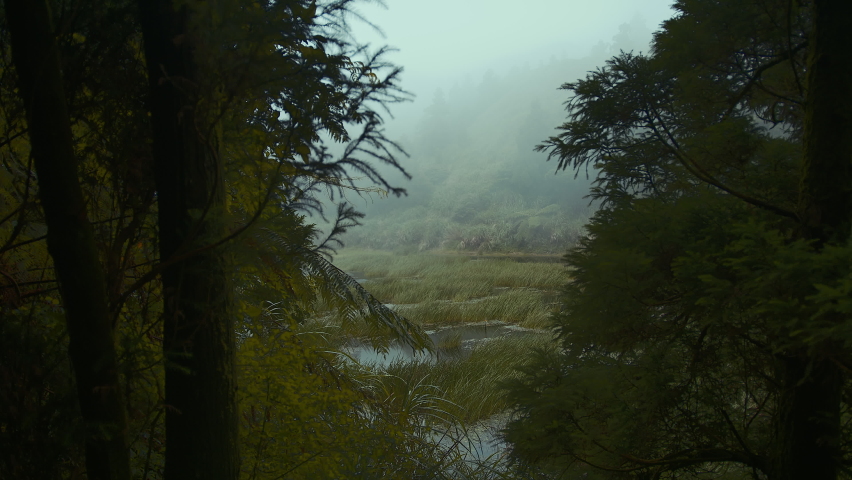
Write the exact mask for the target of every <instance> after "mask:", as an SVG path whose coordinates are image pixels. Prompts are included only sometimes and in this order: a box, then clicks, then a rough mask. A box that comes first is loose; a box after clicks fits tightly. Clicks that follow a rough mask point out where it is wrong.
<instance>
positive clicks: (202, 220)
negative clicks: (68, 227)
mask: <svg viewBox="0 0 852 480" xmlns="http://www.w3.org/2000/svg"><path fill="white" fill-rule="evenodd" d="M139 5H140V9H141V14H142V31H143V38H144V42H145V58H146V62H147V65H148V75H149V82H150V90H151V94H150V108H151V121H152V128H153V153H154V168H155V179H156V185H157V204H158V211H159V213H158V222H159V240H160V258H161V261H163V262H170V261H174V259H176V258H182V260H181V261H177V262H174V263H172V264H170V265H169V266H167V268H165V270H164V271H163V274H162V281H163V295H164V308H163V310H164V312H163V338H164V340H163V350H164V355H165V358H166V385H165V387H166V394H165V402H166V461H165V479H166V480H194V479H198V480H201V479H203V480H217V479H222V480H235V479H236V478H237V477H238V475H239V450H238V422H237V407H236V376H235V342H234V322H233V312H232V303H233V301H232V295H233V292H232V287H231V283H230V278H229V268H228V261H227V259H226V257H225V254H224V252H223V251H222V249H221V248H215V249H204V250H202V251H200V252H195V253H193V252H194V251H196V250H198V249H199V248H200V247H203V246H204V245H210V244H212V243H213V242H215V241H217V240H220V239H221V238H223V237H224V236H225V228H224V226H223V223H222V212H223V211H224V188H223V181H222V165H221V162H220V159H219V154H218V139H217V138H215V133H210V134H208V133H207V132H215V131H216V130H215V129H214V128H210V124H209V123H207V122H209V121H208V120H207V119H206V118H204V117H205V115H204V114H203V113H202V112H199V111H198V110H197V108H196V107H197V102H196V99H198V98H200V97H201V96H203V92H199V91H198V85H199V84H200V83H201V82H199V73H198V71H197V67H196V62H195V61H194V58H193V50H192V39H191V33H190V32H189V31H188V28H187V27H188V24H189V17H190V14H191V11H190V10H189V9H188V8H187V7H186V6H182V7H180V8H177V9H176V8H175V6H174V4H173V2H172V1H170V0H140V2H139Z"/></svg>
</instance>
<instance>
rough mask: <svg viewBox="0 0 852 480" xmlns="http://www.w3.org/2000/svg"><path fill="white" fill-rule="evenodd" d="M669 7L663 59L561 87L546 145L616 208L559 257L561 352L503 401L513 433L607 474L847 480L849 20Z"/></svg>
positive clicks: (788, 11)
mask: <svg viewBox="0 0 852 480" xmlns="http://www.w3.org/2000/svg"><path fill="white" fill-rule="evenodd" d="M675 8H676V9H677V10H678V11H679V15H677V16H676V17H675V18H673V19H672V20H670V21H668V22H666V24H665V25H664V29H663V30H662V31H661V32H659V33H657V34H656V37H655V44H654V51H653V54H652V55H651V56H650V57H642V56H633V55H630V54H622V55H620V56H618V57H616V58H614V59H612V60H611V61H609V62H608V63H607V66H606V67H604V68H602V69H599V70H598V71H596V72H593V73H592V74H590V75H589V76H588V77H587V78H586V79H584V80H580V81H578V82H576V83H573V84H566V85H565V86H564V88H566V89H568V90H571V91H573V92H574V95H575V96H574V97H573V98H572V100H570V102H569V104H568V105H569V112H570V118H569V121H568V122H566V123H565V124H564V125H563V126H562V127H561V129H562V130H563V132H562V134H561V135H560V136H558V137H553V138H551V139H550V140H549V141H548V142H547V143H546V144H545V145H543V146H542V147H541V148H542V149H547V150H550V155H551V158H557V159H558V161H559V165H558V166H559V168H566V167H568V166H573V167H581V166H584V165H594V166H597V167H598V168H600V173H599V176H598V178H597V181H596V185H595V187H594V188H593V190H592V195H593V197H596V198H599V199H601V200H602V201H603V202H604V203H603V207H602V209H601V210H600V211H599V212H598V213H597V214H596V216H595V218H594V219H593V221H592V223H591V224H590V225H589V227H588V228H589V233H590V237H589V238H588V239H586V240H585V241H583V242H582V243H581V244H580V246H579V247H578V248H577V249H575V250H574V251H572V252H571V253H570V254H569V255H568V257H567V258H568V262H569V264H570V265H572V266H573V267H574V268H575V271H574V272H573V277H574V280H573V282H572V283H571V284H570V285H568V286H567V287H566V297H565V298H566V300H565V302H566V303H565V310H564V312H563V313H561V314H560V315H558V316H557V317H556V318H555V321H556V325H557V332H558V333H559V336H560V339H561V343H562V346H563V352H562V353H561V354H558V355H555V356H544V355H542V356H540V359H539V362H537V364H536V365H535V366H533V367H530V368H528V369H525V372H526V376H525V378H524V379H522V380H521V381H519V382H516V383H515V384H513V385H512V386H511V387H510V394H511V396H512V398H513V400H514V402H515V405H516V411H517V413H518V414H519V419H518V420H517V421H515V422H513V423H512V424H510V426H509V427H508V429H507V431H506V435H507V438H508V439H509V440H511V441H512V442H513V443H514V447H513V449H514V450H513V451H514V453H515V455H517V456H518V457H520V458H534V459H541V460H546V461H551V462H554V461H555V460H554V459H555V458H558V457H559V456H564V457H563V458H568V459H571V460H573V461H574V462H575V465H587V466H592V467H596V468H597V469H598V470H597V471H599V472H609V473H606V474H605V475H610V476H618V475H623V476H643V475H647V476H648V477H650V478H660V477H661V476H670V475H679V476H682V475H693V476H696V477H699V476H701V475H704V474H709V473H713V474H717V475H729V476H732V477H734V478H736V477H737V476H749V475H750V476H753V477H754V478H761V477H765V478H772V479H776V478H780V479H784V478H831V479H834V478H836V477H837V475H838V472H839V471H840V470H841V468H842V465H843V464H844V461H845V459H846V458H847V455H848V451H847V448H846V441H845V440H844V439H846V438H848V434H849V432H848V430H847V427H846V424H845V420H844V419H845V417H844V416H843V414H842V412H843V411H845V408H846V405H847V398H848V397H847V395H848V382H847V377H846V375H845V374H844V373H843V372H844V370H845V367H844V366H845V365H848V364H849V361H850V358H849V353H850V352H849V350H848V347H847V345H848V337H847V336H846V333H845V332H846V330H847V329H848V324H849V321H848V310H846V307H845V305H846V302H845V301H843V300H841V299H842V298H843V297H842V296H843V295H844V294H845V292H847V291H848V280H847V276H848V274H849V267H848V265H849V262H848V260H847V259H848V258H849V253H850V252H849V248H848V246H847V241H846V240H847V236H848V230H849V220H848V219H847V218H846V215H848V212H849V209H848V207H847V205H848V202H849V199H848V195H849V192H848V184H849V178H848V176H847V175H848V174H847V173H846V172H848V170H849V162H850V154H852V152H849V151H848V150H847V146H846V144H847V142H848V138H849V136H850V134H852V131H850V130H849V123H848V119H847V114H846V113H841V111H845V110H844V109H845V107H844V105H848V102H849V99H848V97H847V95H848V80H847V79H848V75H849V73H848V69H849V68H850V67H852V61H851V60H852V59H850V58H848V50H849V49H848V47H849V42H850V40H852V38H851V37H849V36H848V34H847V33H846V31H844V30H843V27H842V26H841V25H843V23H844V21H843V20H841V19H848V18H849V17H848V14H849V12H848V11H846V10H844V9H848V8H849V7H848V6H847V5H845V3H844V2H834V1H823V2H815V3H814V4H812V5H796V4H793V3H790V2H784V1H778V2H769V3H766V2H754V3H751V2H749V3H746V4H743V3H742V2H704V1H700V0H689V1H687V0H684V1H680V2H677V3H676V5H675ZM847 30H848V29H847ZM823 42H826V43H823ZM829 45H831V47H829ZM821 62H824V63H821ZM806 64H807V68H805V65H806ZM806 76H807V79H805V77H806ZM835 82H836V83H835ZM835 109H840V110H835ZM841 137H842V139H841ZM817 152H819V153H817ZM817 158H819V160H816V159H817ZM835 175H836V176H835ZM817 212H823V213H817ZM831 212H834V213H831ZM841 212H842V213H841ZM557 463H558V462H557ZM576 468H585V467H576Z"/></svg>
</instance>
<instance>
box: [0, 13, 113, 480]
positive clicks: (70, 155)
mask: <svg viewBox="0 0 852 480" xmlns="http://www.w3.org/2000/svg"><path fill="white" fill-rule="evenodd" d="M5 9H6V22H7V27H8V28H9V32H10V34H11V41H12V57H13V60H14V63H15V69H16V70H17V73H18V80H19V92H20V95H21V99H22V100H23V103H24V108H25V110H26V115H27V124H28V127H29V137H30V147H31V153H32V156H33V160H34V163H35V169H36V174H37V175H38V186H39V198H40V199H41V205H42V208H43V209H44V215H45V221H46V223H47V247H48V251H49V252H50V255H51V257H52V258H53V264H54V268H55V269H56V277H57V279H58V281H59V287H60V292H61V295H62V301H63V305H64V308H65V319H66V323H67V326H68V337H69V348H68V350H69V354H70V357H71V363H72V365H73V367H74V378H75V381H76V384H77V395H78V398H79V402H80V412H81V414H82V417H83V421H84V424H85V428H86V430H85V445H86V471H87V476H88V478H89V479H90V480H106V479H130V463H129V452H128V447H127V419H126V412H125V409H124V404H123V401H122V397H121V390H120V388H119V377H118V370H117V368H116V350H115V340H114V337H113V328H112V323H111V321H110V316H109V309H108V306H107V297H106V282H105V280H104V273H103V270H102V268H101V265H100V260H99V258H98V251H97V248H96V246H95V240H94V234H93V231H92V226H91V224H90V223H89V220H88V218H87V216H86V205H85V202H84V200H83V192H82V190H81V188H80V184H79V181H78V177H77V161H76V158H75V156H74V145H73V137H72V134H71V123H70V119H69V116H68V107H67V104H66V100H65V92H64V90H63V87H62V73H61V70H60V64H59V51H58V49H57V46H56V41H55V37H54V31H53V27H52V25H51V19H50V11H49V9H48V6H47V3H46V2H45V1H44V0H6V2H5Z"/></svg>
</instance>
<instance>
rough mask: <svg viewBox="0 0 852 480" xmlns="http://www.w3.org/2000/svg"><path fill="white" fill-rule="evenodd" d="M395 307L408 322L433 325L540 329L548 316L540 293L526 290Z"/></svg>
mask: <svg viewBox="0 0 852 480" xmlns="http://www.w3.org/2000/svg"><path fill="white" fill-rule="evenodd" d="M396 308H397V311H399V312H400V313H401V314H403V315H404V316H405V317H406V318H408V319H409V320H411V321H412V322H414V323H417V324H420V325H428V326H434V327H446V326H451V325H462V324H466V323H480V322H502V323H512V324H518V325H520V326H523V327H528V328H543V327H544V326H545V325H546V324H547V319H548V318H549V316H550V307H549V306H548V305H546V304H545V303H544V301H543V299H542V292H540V291H537V290H530V289H516V290H508V291H506V292H505V293H501V294H499V295H495V296H491V297H485V298H482V299H479V300H473V301H467V302H447V301H442V300H433V301H429V302H423V303H418V304H415V305H400V306H397V307H396Z"/></svg>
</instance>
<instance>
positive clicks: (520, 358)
mask: <svg viewBox="0 0 852 480" xmlns="http://www.w3.org/2000/svg"><path fill="white" fill-rule="evenodd" d="M553 345H554V342H553V341H552V338H551V336H550V335H548V334H527V335H510V336H503V337H496V338H492V339H490V340H487V341H483V342H479V343H478V344H477V345H476V346H475V347H474V348H473V350H472V351H471V352H470V355H468V356H465V357H462V358H450V359H447V360H444V361H441V362H439V363H434V362H429V361H427V360H408V361H398V362H394V363H391V364H390V365H388V366H387V367H385V368H384V373H386V374H387V375H390V376H392V377H391V378H394V379H401V380H404V382H403V383H404V384H408V385H423V384H428V385H430V386H432V387H434V388H435V389H436V391H440V392H441V393H442V395H441V397H442V398H443V399H445V400H447V402H448V403H445V407H444V408H446V410H447V412H448V413H450V414H452V415H453V416H454V417H456V418H458V419H459V420H461V421H462V422H463V423H464V424H466V425H471V424H473V423H476V422H478V421H481V420H484V419H487V418H489V417H491V416H493V415H496V414H498V413H501V412H503V411H505V410H506V408H507V407H508V405H507V403H506V400H505V398H504V396H503V394H502V391H501V389H500V383H501V382H503V381H505V380H508V379H510V378H514V377H516V376H517V375H518V372H517V370H516V369H515V368H516V366H518V365H523V364H524V363H525V361H526V352H530V351H531V350H532V349H534V348H538V349H549V348H554V347H553Z"/></svg>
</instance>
